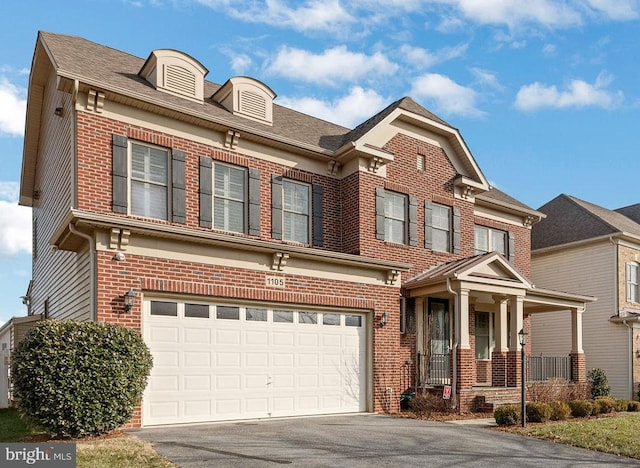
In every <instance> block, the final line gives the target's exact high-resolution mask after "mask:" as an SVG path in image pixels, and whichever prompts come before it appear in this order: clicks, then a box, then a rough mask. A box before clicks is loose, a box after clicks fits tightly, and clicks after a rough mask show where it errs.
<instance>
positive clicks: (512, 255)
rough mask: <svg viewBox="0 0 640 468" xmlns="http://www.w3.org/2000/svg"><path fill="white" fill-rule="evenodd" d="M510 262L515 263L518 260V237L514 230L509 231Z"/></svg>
mask: <svg viewBox="0 0 640 468" xmlns="http://www.w3.org/2000/svg"><path fill="white" fill-rule="evenodd" d="M508 249H509V252H507V253H508V254H509V257H508V258H509V262H510V263H512V264H513V263H514V262H515V261H516V238H515V236H514V235H513V232H509V247H508Z"/></svg>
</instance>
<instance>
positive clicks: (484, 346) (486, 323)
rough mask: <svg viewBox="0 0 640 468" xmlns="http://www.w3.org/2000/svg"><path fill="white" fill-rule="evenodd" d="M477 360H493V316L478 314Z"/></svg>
mask: <svg viewBox="0 0 640 468" xmlns="http://www.w3.org/2000/svg"><path fill="white" fill-rule="evenodd" d="M475 337H476V359H491V351H492V350H493V347H494V345H495V344H494V337H493V314H490V313H489V312H476V329H475Z"/></svg>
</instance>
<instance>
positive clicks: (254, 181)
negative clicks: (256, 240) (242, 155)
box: [249, 168, 260, 236]
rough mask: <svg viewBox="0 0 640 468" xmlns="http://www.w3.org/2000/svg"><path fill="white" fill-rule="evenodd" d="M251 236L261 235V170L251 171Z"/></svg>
mask: <svg viewBox="0 0 640 468" xmlns="http://www.w3.org/2000/svg"><path fill="white" fill-rule="evenodd" d="M249 235H251V236H259V235H260V170H258V169H253V168H250V169H249Z"/></svg>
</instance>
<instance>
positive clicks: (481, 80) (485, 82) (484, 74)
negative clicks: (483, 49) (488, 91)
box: [470, 67, 504, 90]
mask: <svg viewBox="0 0 640 468" xmlns="http://www.w3.org/2000/svg"><path fill="white" fill-rule="evenodd" d="M470 71H471V73H473V76H475V77H476V81H477V82H478V84H480V85H482V86H487V87H489V88H493V89H497V90H502V89H504V87H503V86H502V85H501V84H500V82H499V81H498V77H497V76H496V74H495V73H493V72H492V71H489V70H483V69H482V68H477V67H473V68H470Z"/></svg>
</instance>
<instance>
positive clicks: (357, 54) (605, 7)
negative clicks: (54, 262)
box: [0, 0, 640, 322]
mask: <svg viewBox="0 0 640 468" xmlns="http://www.w3.org/2000/svg"><path fill="white" fill-rule="evenodd" d="M0 22H2V24H3V27H2V28H0V158H1V161H2V164H1V165H0V297H2V298H3V300H2V301H1V302H0V322H4V321H7V320H8V319H10V318H11V317H12V316H23V315H26V308H25V307H24V306H23V305H22V301H21V299H20V296H22V295H24V294H25V293H26V290H27V287H28V283H29V280H30V278H31V212H30V209H29V208H26V207H20V206H18V203H17V200H18V191H19V183H20V172H21V164H22V147H23V134H24V116H25V109H26V98H27V88H28V81H29V68H30V66H31V59H32V56H33V51H34V47H35V41H36V37H37V32H38V31H39V30H44V31H50V32H56V33H62V34H72V35H78V36H81V37H84V38H86V39H89V40H91V41H94V42H97V43H99V44H103V45H107V46H109V47H112V48H115V49H119V50H122V51H125V52H128V53H130V54H133V55H136V56H138V57H141V58H147V57H148V56H149V53H150V52H151V51H152V50H154V49H161V48H171V49H177V50H180V51H182V52H185V53H188V54H189V55H191V56H192V57H194V58H195V59H197V60H198V61H200V62H201V63H202V64H203V65H204V66H205V67H207V68H208V70H209V74H208V75H207V77H206V79H208V80H209V81H213V82H216V83H219V84H222V83H224V82H225V81H226V80H227V79H228V78H231V77H233V76H239V75H247V76H252V77H254V78H257V79H259V80H261V81H262V82H264V83H265V84H267V85H268V86H269V87H270V88H271V89H273V90H274V91H275V92H276V94H277V95H278V97H277V99H276V101H275V102H276V103H278V104H280V105H283V106H287V107H291V108H294V109H296V110H299V111H302V112H306V113H308V114H312V115H315V116H317V117H319V118H322V119H325V120H329V121H332V122H335V123H338V124H341V125H344V126H347V127H354V126H356V125H357V124H359V123H361V122H362V121H364V120H366V119H367V118H368V117H370V116H372V115H374V114H375V113H377V112H378V111H380V110H382V109H383V108H384V107H385V106H386V105H388V104H390V103H391V102H393V101H396V100H397V99H400V98H402V97H404V96H411V97H412V98H413V99H414V100H416V101H417V102H419V103H420V104H422V105H423V106H425V107H426V108H427V109H429V110H430V111H432V112H434V113H435V114H437V115H438V116H440V117H441V118H443V119H444V120H446V121H447V122H448V123H450V124H451V125H452V126H453V127H455V128H457V129H459V131H460V132H461V134H462V136H463V138H464V139H465V141H466V143H467V145H468V147H469V149H470V150H471V153H472V154H473V155H474V157H475V159H476V160H477V162H478V164H479V165H480V167H481V169H482V171H483V172H484V174H485V176H486V177H487V179H488V180H489V181H490V183H491V184H492V185H493V186H495V187H497V188H499V189H500V190H502V191H504V192H507V193H508V194H509V195H511V196H513V197H515V198H517V199H518V200H520V201H522V202H523V203H526V204H527V205H529V206H530V207H532V208H539V207H540V206H541V205H543V204H544V203H546V202H547V201H549V200H551V199H553V198H554V197H556V196H557V195H559V194H560V193H566V194H569V195H573V196H576V197H578V198H582V199H584V200H587V201H590V202H592V203H596V204H598V205H601V206H604V207H605V208H609V209H615V208H619V207H622V206H626V205H630V204H634V203H639V202H640V193H639V192H638V191H636V188H637V187H638V182H637V180H638V173H639V171H638V169H639V166H640V159H639V158H638V147H637V146H636V143H634V142H635V141H636V140H635V137H636V132H638V131H640V86H638V82H639V78H640V40H639V38H640V0H301V1H289V0H56V1H55V2H52V1H50V0H4V1H2V2H1V3H0Z"/></svg>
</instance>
